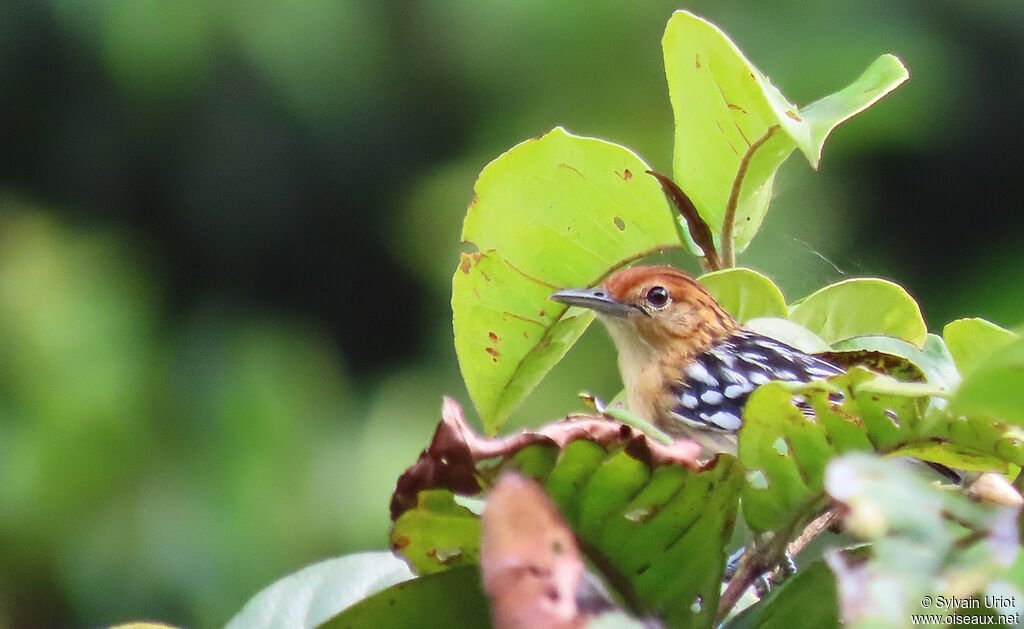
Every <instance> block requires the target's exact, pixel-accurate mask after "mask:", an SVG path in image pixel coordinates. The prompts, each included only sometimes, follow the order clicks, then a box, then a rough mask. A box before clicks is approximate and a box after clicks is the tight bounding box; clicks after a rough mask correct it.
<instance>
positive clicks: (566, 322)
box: [452, 251, 594, 434]
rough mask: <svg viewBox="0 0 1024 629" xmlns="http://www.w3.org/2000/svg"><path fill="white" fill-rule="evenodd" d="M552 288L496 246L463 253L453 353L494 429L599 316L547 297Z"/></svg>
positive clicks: (456, 292)
mask: <svg viewBox="0 0 1024 629" xmlns="http://www.w3.org/2000/svg"><path fill="white" fill-rule="evenodd" d="M553 291H554V287H553V286H549V285H547V284H545V283H543V282H539V281H536V280H534V279H533V278H530V277H527V276H525V275H523V274H522V273H519V272H518V271H517V270H516V269H515V268H514V267H512V266H511V265H510V264H509V263H508V262H506V261H505V260H504V259H503V258H502V257H501V256H499V255H498V254H497V253H496V252H493V251H492V252H490V253H487V254H481V253H473V254H464V255H463V258H462V264H460V265H459V270H458V271H456V272H455V279H454V280H453V281H452V323H453V326H454V328H455V351H456V353H457V354H458V357H459V364H460V365H461V366H462V376H463V378H464V379H465V381H466V388H467V389H468V390H469V394H470V396H471V397H472V398H473V401H474V402H475V403H476V407H477V410H478V411H479V412H480V416H481V418H482V419H483V424H484V428H485V429H486V430H487V432H488V433H491V434H493V433H495V432H497V430H498V428H499V427H500V426H501V424H502V423H503V422H504V421H505V419H506V418H507V417H508V415H509V414H510V413H511V412H512V411H513V410H515V408H516V407H517V406H518V405H519V404H520V402H522V401H523V399H524V398H525V397H526V396H527V395H528V394H529V393H530V391H531V390H532V389H533V387H535V386H536V385H537V383H538V382H540V380H541V378H543V377H544V374H546V373H547V372H548V370H549V369H551V367H552V366H554V365H555V364H556V363H557V362H558V361H559V360H560V359H561V358H562V356H564V355H565V352H567V351H568V350H569V348H570V347H572V344H573V343H575V342H576V339H578V338H579V336H580V335H581V334H583V332H584V330H586V329H587V326H588V325H589V324H590V322H591V321H593V319H594V313H593V312H592V311H590V310H586V309H582V308H568V309H567V308H566V306H564V305H563V304H559V303H557V302H553V301H548V295H550V294H551V293H552V292H553Z"/></svg>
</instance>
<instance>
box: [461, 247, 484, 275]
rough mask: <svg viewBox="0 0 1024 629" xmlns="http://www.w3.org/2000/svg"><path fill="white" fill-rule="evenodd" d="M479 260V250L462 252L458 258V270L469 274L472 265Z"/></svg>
mask: <svg viewBox="0 0 1024 629" xmlns="http://www.w3.org/2000/svg"><path fill="white" fill-rule="evenodd" d="M479 261H480V252H479V251H474V252H473V253H464V254H462V256H461V257H460V258H459V270H460V271H462V272H463V273H465V274H466V275H469V271H470V269H472V268H473V265H474V264H476V263H477V262H479Z"/></svg>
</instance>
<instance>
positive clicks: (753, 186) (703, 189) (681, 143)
mask: <svg viewBox="0 0 1024 629" xmlns="http://www.w3.org/2000/svg"><path fill="white" fill-rule="evenodd" d="M662 47H663V49H664V53H665V73H666V75H667V78H668V86H669V97H670V99H671V101H672V110H673V112H674V114H675V120H676V131H675V155H674V159H673V169H674V173H675V179H676V182H677V183H678V184H679V186H680V187H681V188H682V189H683V191H684V192H686V194H687V195H688V196H689V197H690V199H691V200H693V202H694V205H696V207H697V210H698V212H700V215H701V216H702V217H703V218H704V220H706V221H707V222H708V224H709V225H710V227H711V229H712V230H713V231H714V232H715V233H716V234H721V233H722V230H723V219H724V218H725V215H726V207H727V206H728V205H729V200H730V197H731V196H734V197H735V203H736V214H735V217H736V218H735V223H734V225H735V231H734V237H735V249H736V251H742V250H743V248H744V247H746V245H747V243H749V242H750V240H751V238H753V236H754V234H755V233H756V232H757V229H758V227H759V226H760V224H761V221H762V219H763V218H764V214H765V211H766V210H767V208H768V203H769V201H770V199H771V192H772V183H773V181H774V179H775V172H776V170H777V169H778V167H779V166H780V165H781V164H782V162H783V161H784V160H785V159H786V158H787V157H788V156H789V154H790V153H792V152H793V150H794V149H796V148H799V149H800V150H801V152H803V153H804V155H805V156H806V157H807V160H808V161H809V162H810V164H811V165H812V166H814V167H817V164H818V161H819V160H820V157H821V148H822V145H823V144H824V142H825V139H826V138H827V137H828V134H829V133H830V132H831V131H832V129H834V128H835V127H836V126H838V125H839V124H840V123H841V122H843V121H844V120H846V119H848V118H850V117H851V116H853V115H855V114H857V113H858V112H860V111H862V110H864V109H865V108H867V107H869V106H870V105H871V104H872V103H874V102H875V101H877V100H878V99H880V98H882V97H883V96H884V95H885V94H887V93H889V92H890V91H892V90H893V89H895V88H896V87H897V86H898V85H899V84H900V83H902V82H903V81H905V80H906V79H907V76H908V75H907V71H906V68H904V67H903V65H902V64H901V63H900V61H899V59H897V58H896V57H893V56H892V55H883V56H882V57H879V58H878V59H877V60H875V62H874V63H873V64H871V66H870V67H869V68H868V69H867V70H866V71H865V72H864V74H863V75H862V76H861V77H859V78H858V79H857V80H856V81H854V83H852V84H851V85H850V86H848V87H846V88H844V89H842V90H840V91H838V92H836V93H834V94H832V95H830V96H827V97H825V98H822V99H821V100H819V101H816V102H814V103H812V104H810V105H808V106H807V107H806V108H804V109H800V108H798V107H797V106H796V105H794V104H793V103H791V102H790V101H789V100H787V99H786V97H785V96H783V95H782V93H781V92H780V91H779V90H778V88H776V87H775V86H774V85H772V84H771V82H769V80H768V78H767V77H765V76H764V75H763V74H762V73H761V72H760V71H759V70H758V69H757V68H756V67H754V65H753V64H751V63H750V61H748V60H747V59H746V57H744V56H743V53H742V52H741V51H740V50H739V48H738V47H737V46H736V45H735V44H734V43H733V42H732V41H731V40H730V39H729V38H728V36H726V34H725V33H723V32H722V31H721V30H720V29H719V28H718V27H717V26H715V25H714V24H711V23H710V22H708V21H706V20H704V19H702V18H699V17H697V16H696V15H693V14H692V13H689V12H687V11H676V12H675V14H673V16H672V18H671V19H670V20H669V23H668V26H667V27H666V29H665V36H664V38H663V39H662ZM734 190H735V193H734Z"/></svg>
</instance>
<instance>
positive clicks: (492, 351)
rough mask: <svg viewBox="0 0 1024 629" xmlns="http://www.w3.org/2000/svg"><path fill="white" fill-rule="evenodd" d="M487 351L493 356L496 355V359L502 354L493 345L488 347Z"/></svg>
mask: <svg viewBox="0 0 1024 629" xmlns="http://www.w3.org/2000/svg"><path fill="white" fill-rule="evenodd" d="M487 353H488V354H490V355H491V356H494V358H495V360H497V358H498V356H501V352H499V351H498V350H496V349H494V348H493V347H488V348H487Z"/></svg>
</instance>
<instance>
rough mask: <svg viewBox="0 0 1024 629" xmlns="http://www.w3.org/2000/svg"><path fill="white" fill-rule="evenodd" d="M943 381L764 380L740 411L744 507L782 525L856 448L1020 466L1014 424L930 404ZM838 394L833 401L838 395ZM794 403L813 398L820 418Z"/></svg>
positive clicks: (855, 376)
mask: <svg viewBox="0 0 1024 629" xmlns="http://www.w3.org/2000/svg"><path fill="white" fill-rule="evenodd" d="M936 391H938V388H937V387H933V386H931V385H921V384H916V383H901V382H898V381H895V380H893V379H891V378H888V377H886V376H878V375H876V374H872V373H871V372H869V371H868V370H866V369H864V368H862V367H854V368H853V369H851V370H850V371H849V372H848V373H846V374H843V375H839V376H834V377H832V378H829V379H828V380H826V381H816V382H813V383H809V384H804V385H794V384H788V383H781V382H773V383H768V384H766V385H764V386H762V387H760V388H758V389H757V390H756V391H755V392H754V393H753V394H752V395H751V397H750V400H749V402H748V403H747V407H746V409H745V410H744V414H743V427H742V428H741V429H740V436H739V448H738V452H739V457H740V460H741V461H742V462H743V465H744V467H745V468H746V470H747V484H746V486H745V488H744V491H743V511H744V516H745V517H746V520H747V522H748V524H750V526H751V527H752V528H754V529H755V530H763V531H764V530H776V529H778V528H779V527H781V526H783V524H785V523H787V522H790V521H792V519H793V518H795V517H797V516H798V515H799V514H801V513H803V512H804V511H806V510H807V509H808V508H809V507H811V506H812V505H813V504H815V502H816V501H817V500H819V499H820V497H821V490H822V482H823V472H824V469H825V465H826V464H827V463H828V461H829V460H830V459H831V458H832V457H834V456H836V455H841V454H844V453H847V452H851V451H874V452H879V453H882V454H898V455H912V456H917V457H919V458H924V459H927V460H932V461H937V462H941V463H944V464H947V465H950V466H952V467H958V468H966V469H979V468H980V469H991V468H992V467H993V466H998V465H999V464H1000V462H1001V461H1005V462H1010V463H1014V464H1017V465H1021V464H1022V463H1024V447H1022V443H1024V442H1022V440H1021V438H1020V433H1021V430H1020V428H1018V427H1015V426H1011V425H1007V424H1006V423H1002V422H998V421H990V420H989V419H988V418H986V417H983V416H980V415H972V416H964V415H958V414H950V413H949V412H948V410H943V409H938V408H934V407H933V408H931V409H929V412H928V413H927V414H926V413H925V408H926V404H925V401H926V400H927V399H928V397H929V396H930V395H932V394H934V393H935V392H936ZM837 393H841V394H842V398H841V399H837V398H836V397H835V394H837ZM798 404H807V405H809V406H810V407H811V408H812V409H813V411H814V415H813V416H810V415H808V414H806V413H804V412H803V411H802V410H801V408H800V407H798Z"/></svg>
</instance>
